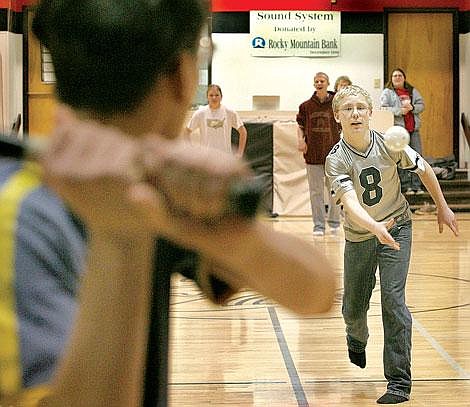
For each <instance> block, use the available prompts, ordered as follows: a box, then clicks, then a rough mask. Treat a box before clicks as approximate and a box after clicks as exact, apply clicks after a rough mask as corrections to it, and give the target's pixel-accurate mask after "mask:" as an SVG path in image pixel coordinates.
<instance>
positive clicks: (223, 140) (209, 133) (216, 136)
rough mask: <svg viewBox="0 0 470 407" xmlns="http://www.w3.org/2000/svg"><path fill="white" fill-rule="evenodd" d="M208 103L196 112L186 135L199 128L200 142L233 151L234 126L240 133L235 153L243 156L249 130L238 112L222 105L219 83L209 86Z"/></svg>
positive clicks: (228, 151)
mask: <svg viewBox="0 0 470 407" xmlns="http://www.w3.org/2000/svg"><path fill="white" fill-rule="evenodd" d="M207 101H208V103H209V104H208V105H206V106H202V107H201V108H199V109H198V110H197V111H196V112H194V114H193V116H192V117H191V120H190V121H189V123H188V126H187V128H186V136H187V137H188V138H189V136H190V134H191V133H192V132H193V131H194V130H196V129H198V130H199V134H200V144H201V145H203V146H208V147H212V148H216V149H218V150H222V151H225V152H227V153H230V152H232V128H234V129H236V130H237V131H238V133H239V140H238V150H237V152H236V153H235V155H236V156H238V157H243V152H244V151H245V146H246V140H247V132H246V128H245V126H244V124H243V122H242V121H241V119H240V116H239V115H238V113H237V112H236V111H234V110H231V109H229V108H227V107H226V106H224V105H222V103H221V101H222V89H221V88H220V86H219V85H214V84H211V85H209V86H208V87H207Z"/></svg>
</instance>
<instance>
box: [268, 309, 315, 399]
mask: <svg viewBox="0 0 470 407" xmlns="http://www.w3.org/2000/svg"><path fill="white" fill-rule="evenodd" d="M268 312H269V316H270V318H271V323H272V324H273V328H274V332H275V334H276V339H277V343H278V345H279V348H280V350H281V354H282V357H283V359H284V364H285V366H286V369H287V373H288V374H289V379H290V382H291V385H292V389H293V390H294V394H295V398H296V399H297V405H298V406H299V407H308V406H309V404H308V401H307V397H306V395H305V392H304V388H303V386H302V383H301V381H300V377H299V374H298V373H297V369H296V368H295V364H294V361H293V360H292V356H291V354H290V351H289V347H288V346H287V341H286V337H285V336H284V332H283V331H282V327H281V324H280V323H279V318H278V317H277V312H276V309H275V308H274V307H268Z"/></svg>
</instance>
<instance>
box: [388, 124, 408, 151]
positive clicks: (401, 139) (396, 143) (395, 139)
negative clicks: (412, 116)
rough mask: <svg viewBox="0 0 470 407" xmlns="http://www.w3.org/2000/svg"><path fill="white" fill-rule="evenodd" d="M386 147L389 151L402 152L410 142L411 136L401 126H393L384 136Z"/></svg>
mask: <svg viewBox="0 0 470 407" xmlns="http://www.w3.org/2000/svg"><path fill="white" fill-rule="evenodd" d="M384 141H385V145H386V146H387V148H388V149H389V150H392V151H401V150H403V149H404V148H405V147H406V146H407V145H408V143H409V142H410V134H409V133H408V131H407V130H406V129H405V128H404V127H401V126H392V127H390V128H389V129H388V130H387V131H386V132H385V134H384Z"/></svg>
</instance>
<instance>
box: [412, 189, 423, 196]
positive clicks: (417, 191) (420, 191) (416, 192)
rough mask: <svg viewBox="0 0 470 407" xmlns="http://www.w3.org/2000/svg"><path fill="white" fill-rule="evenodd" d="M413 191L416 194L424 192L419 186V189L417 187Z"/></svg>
mask: <svg viewBox="0 0 470 407" xmlns="http://www.w3.org/2000/svg"><path fill="white" fill-rule="evenodd" d="M414 193H415V194H416V195H423V194H424V191H423V190H422V189H421V188H419V189H417V190H416V191H414Z"/></svg>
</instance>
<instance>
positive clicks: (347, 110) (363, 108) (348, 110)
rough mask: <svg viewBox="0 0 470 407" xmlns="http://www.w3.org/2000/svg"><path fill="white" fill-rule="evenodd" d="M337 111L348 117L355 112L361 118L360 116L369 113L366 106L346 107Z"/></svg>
mask: <svg viewBox="0 0 470 407" xmlns="http://www.w3.org/2000/svg"><path fill="white" fill-rule="evenodd" d="M339 110H340V111H342V112H344V113H346V114H347V115H349V116H352V114H353V112H354V110H356V111H357V113H359V114H360V115H361V116H362V115H365V114H366V113H367V112H368V111H369V108H368V107H367V106H346V107H343V108H341V109H339Z"/></svg>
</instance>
